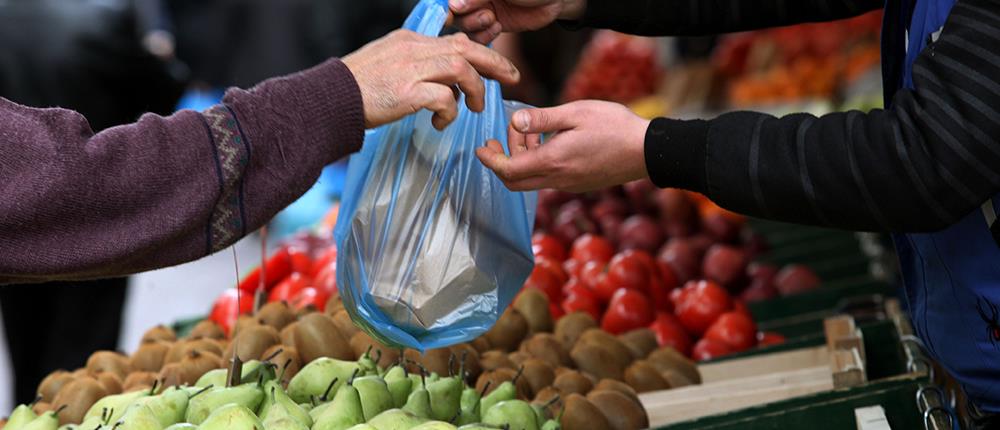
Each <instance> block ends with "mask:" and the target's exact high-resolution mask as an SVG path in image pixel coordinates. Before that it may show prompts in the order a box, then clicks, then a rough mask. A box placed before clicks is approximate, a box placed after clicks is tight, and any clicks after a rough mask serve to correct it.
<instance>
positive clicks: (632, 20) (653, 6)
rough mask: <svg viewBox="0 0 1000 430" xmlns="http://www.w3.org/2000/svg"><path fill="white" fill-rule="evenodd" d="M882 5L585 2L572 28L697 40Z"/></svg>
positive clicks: (750, 0) (879, 1) (852, 0)
mask: <svg viewBox="0 0 1000 430" xmlns="http://www.w3.org/2000/svg"><path fill="white" fill-rule="evenodd" d="M883 5H884V0H587V10H586V12H585V13H584V16H583V18H582V19H581V20H580V21H579V22H574V23H567V24H568V25H570V26H586V27H594V28H609V29H612V30H616V31H621V32H624V33H629V34H638V35H643V36H701V35H708V34H718V33H729V32H735V31H746V30H756V29H761V28H767V27H777V26H782V25H791V24H801V23H805V22H820V21H832V20H835V19H841V18H849V17H852V16H857V15H860V14H862V13H865V12H869V11H873V10H876V9H880V8H882V6H883Z"/></svg>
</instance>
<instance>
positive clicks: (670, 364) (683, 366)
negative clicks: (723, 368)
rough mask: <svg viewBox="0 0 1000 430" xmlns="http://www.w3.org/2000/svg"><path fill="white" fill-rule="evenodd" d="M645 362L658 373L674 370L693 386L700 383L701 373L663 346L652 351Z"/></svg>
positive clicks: (690, 363)
mask: <svg viewBox="0 0 1000 430" xmlns="http://www.w3.org/2000/svg"><path fill="white" fill-rule="evenodd" d="M646 361H648V362H649V364H651V365H652V366H653V367H655V368H656V369H657V370H659V371H660V372H666V371H669V370H674V371H677V372H680V374H682V375H684V377H685V378H687V379H688V380H689V381H691V382H692V383H694V384H700V383H701V373H699V372H698V366H697V365H696V364H695V363H694V362H693V361H691V360H690V359H688V358H687V357H685V356H684V355H683V354H681V353H679V352H677V350H675V349H673V348H671V347H669V346H664V347H661V348H659V349H657V350H656V351H653V352H652V353H650V354H649V356H648V357H646Z"/></svg>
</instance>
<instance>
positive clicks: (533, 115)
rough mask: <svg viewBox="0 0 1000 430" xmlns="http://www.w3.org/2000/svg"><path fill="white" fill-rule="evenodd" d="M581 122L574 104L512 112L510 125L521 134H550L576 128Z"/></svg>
mask: <svg viewBox="0 0 1000 430" xmlns="http://www.w3.org/2000/svg"><path fill="white" fill-rule="evenodd" d="M580 120H581V118H580V116H579V115H578V112H577V109H576V108H575V106H574V104H572V103H570V104H566V105H562V106H556V107H553V108H545V109H523V110H519V111H517V112H514V116H513V118H511V125H513V126H514V129H515V130H517V131H519V132H521V133H534V134H539V133H551V132H559V131H563V130H569V129H573V128H576V127H577V126H578V125H579V121H580Z"/></svg>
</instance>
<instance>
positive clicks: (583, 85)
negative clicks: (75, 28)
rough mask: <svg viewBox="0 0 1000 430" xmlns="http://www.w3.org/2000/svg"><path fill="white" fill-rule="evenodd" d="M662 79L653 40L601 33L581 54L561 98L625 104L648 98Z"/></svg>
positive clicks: (599, 32)
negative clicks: (644, 97)
mask: <svg viewBox="0 0 1000 430" xmlns="http://www.w3.org/2000/svg"><path fill="white" fill-rule="evenodd" d="M662 76H663V70H662V69H661V68H660V66H659V65H658V60H657V47H656V40H655V39H651V38H648V37H639V36H631V35H627V34H622V33H616V32H613V31H610V30H601V31H598V32H596V33H595V34H594V37H593V39H591V40H590V42H589V44H588V45H587V47H586V48H585V49H584V50H583V52H582V53H581V56H580V62H579V63H577V66H576V68H575V69H574V70H573V72H572V73H570V75H569V78H567V80H566V86H565V88H564V90H563V97H562V98H563V101H567V102H569V101H574V100H582V99H598V100H608V101H613V102H618V103H629V102H631V101H634V100H636V99H638V98H640V97H643V96H647V95H650V94H652V93H653V92H654V91H655V90H656V87H657V85H658V84H659V82H660V79H661V78H662Z"/></svg>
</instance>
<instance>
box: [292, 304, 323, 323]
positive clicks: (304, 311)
mask: <svg viewBox="0 0 1000 430" xmlns="http://www.w3.org/2000/svg"><path fill="white" fill-rule="evenodd" d="M318 312H319V309H318V308H317V307H316V305H314V304H312V303H309V304H307V305H305V306H303V307H301V308H298V309H296V310H295V318H296V319H302V317H304V316H306V315H309V314H315V313H318Z"/></svg>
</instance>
